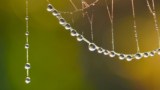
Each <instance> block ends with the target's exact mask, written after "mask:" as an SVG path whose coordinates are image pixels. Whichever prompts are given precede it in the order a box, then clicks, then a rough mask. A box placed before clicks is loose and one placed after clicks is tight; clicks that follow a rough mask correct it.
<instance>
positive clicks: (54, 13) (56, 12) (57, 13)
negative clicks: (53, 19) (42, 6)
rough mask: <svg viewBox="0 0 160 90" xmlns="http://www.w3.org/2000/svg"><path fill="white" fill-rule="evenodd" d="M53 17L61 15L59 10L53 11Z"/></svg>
mask: <svg viewBox="0 0 160 90" xmlns="http://www.w3.org/2000/svg"><path fill="white" fill-rule="evenodd" d="M52 15H53V16H57V15H60V13H59V12H58V11H57V10H53V11H52Z"/></svg>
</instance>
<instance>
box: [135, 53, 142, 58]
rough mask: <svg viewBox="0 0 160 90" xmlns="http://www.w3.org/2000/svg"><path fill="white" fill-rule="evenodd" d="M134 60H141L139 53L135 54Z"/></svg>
mask: <svg viewBox="0 0 160 90" xmlns="http://www.w3.org/2000/svg"><path fill="white" fill-rule="evenodd" d="M134 57H135V59H141V58H142V54H140V53H137V54H135V56H134Z"/></svg>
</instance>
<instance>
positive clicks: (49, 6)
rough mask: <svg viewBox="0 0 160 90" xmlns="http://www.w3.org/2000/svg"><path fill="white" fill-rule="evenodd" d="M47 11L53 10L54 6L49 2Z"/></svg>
mask: <svg viewBox="0 0 160 90" xmlns="http://www.w3.org/2000/svg"><path fill="white" fill-rule="evenodd" d="M47 11H48V12H51V11H53V6H52V5H51V4H48V7H47Z"/></svg>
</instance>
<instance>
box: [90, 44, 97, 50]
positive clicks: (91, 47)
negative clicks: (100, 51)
mask: <svg viewBox="0 0 160 90" xmlns="http://www.w3.org/2000/svg"><path fill="white" fill-rule="evenodd" d="M89 50H90V51H95V50H96V45H95V44H94V43H90V44H89Z"/></svg>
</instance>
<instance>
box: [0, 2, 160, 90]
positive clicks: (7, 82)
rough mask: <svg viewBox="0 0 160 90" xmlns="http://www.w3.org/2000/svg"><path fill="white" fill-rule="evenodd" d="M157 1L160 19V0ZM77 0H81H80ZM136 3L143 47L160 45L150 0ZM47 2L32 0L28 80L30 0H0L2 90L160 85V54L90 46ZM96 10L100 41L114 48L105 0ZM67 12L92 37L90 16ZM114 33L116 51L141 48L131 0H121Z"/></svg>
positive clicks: (149, 89)
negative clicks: (127, 56)
mask: <svg viewBox="0 0 160 90" xmlns="http://www.w3.org/2000/svg"><path fill="white" fill-rule="evenodd" d="M92 1H93V0H88V1H87V2H92ZM150 1H151V0H150ZM155 1H156V10H157V15H158V20H160V18H159V15H160V7H159V6H160V1H159V0H155ZM50 2H51V3H52V4H53V5H54V6H55V7H56V8H57V9H58V10H61V11H69V10H70V11H71V10H73V7H72V6H71V4H70V3H69V0H51V1H50ZM74 2H75V3H76V5H77V6H78V7H79V6H80V4H79V2H78V0H77V1H76V0H75V1H74ZM135 3H136V4H135V5H136V15H137V17H136V18H137V26H138V35H139V42H140V49H141V51H142V52H145V51H150V50H153V49H155V48H157V47H158V40H157V36H156V35H157V33H156V31H155V29H154V23H153V18H152V15H151V14H150V13H149V11H148V8H147V6H146V2H145V0H135ZM47 4H48V3H47V1H46V0H29V16H30V20H29V30H30V37H29V42H30V50H29V55H30V63H31V65H32V67H31V73H30V74H31V80H32V81H31V83H30V84H29V85H26V84H25V82H24V80H25V76H26V71H25V70H24V65H25V62H26V60H25V55H26V54H25V49H24V44H25V34H24V33H25V19H24V18H25V0H1V1H0V90H160V77H159V76H160V69H159V68H160V60H159V59H160V56H158V55H156V56H155V57H150V58H147V59H141V60H138V61H136V60H134V61H132V62H127V61H120V60H118V59H117V58H109V57H108V56H103V55H100V54H97V53H95V52H89V50H88V46H87V44H86V43H83V42H82V43H79V42H77V41H76V39H75V38H73V37H71V36H70V34H69V32H67V31H66V30H64V28H63V27H62V26H60V25H59V23H58V21H57V20H56V18H55V17H53V16H52V15H51V14H50V13H48V12H47V11H46V7H47ZM92 10H93V11H94V16H95V18H94V42H96V44H97V45H99V46H102V47H104V48H106V49H109V50H111V31H110V23H109V19H108V16H107V12H106V9H105V4H104V0H100V2H99V3H98V4H97V5H96V6H95V7H93V8H92ZM89 11H90V10H89ZM63 16H64V17H65V18H66V19H67V20H68V21H69V22H71V24H72V25H73V26H74V27H75V28H76V29H77V30H78V31H79V32H80V33H81V32H83V33H84V35H85V37H87V38H88V39H89V40H90V29H89V24H88V22H87V20H86V18H83V19H82V17H81V15H80V14H76V15H74V16H70V15H63ZM71 19H74V23H73V22H72V20H71ZM114 35H115V49H116V51H118V52H125V53H135V52H136V44H135V39H134V31H133V20H132V11H131V3H130V0H115V34H114Z"/></svg>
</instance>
